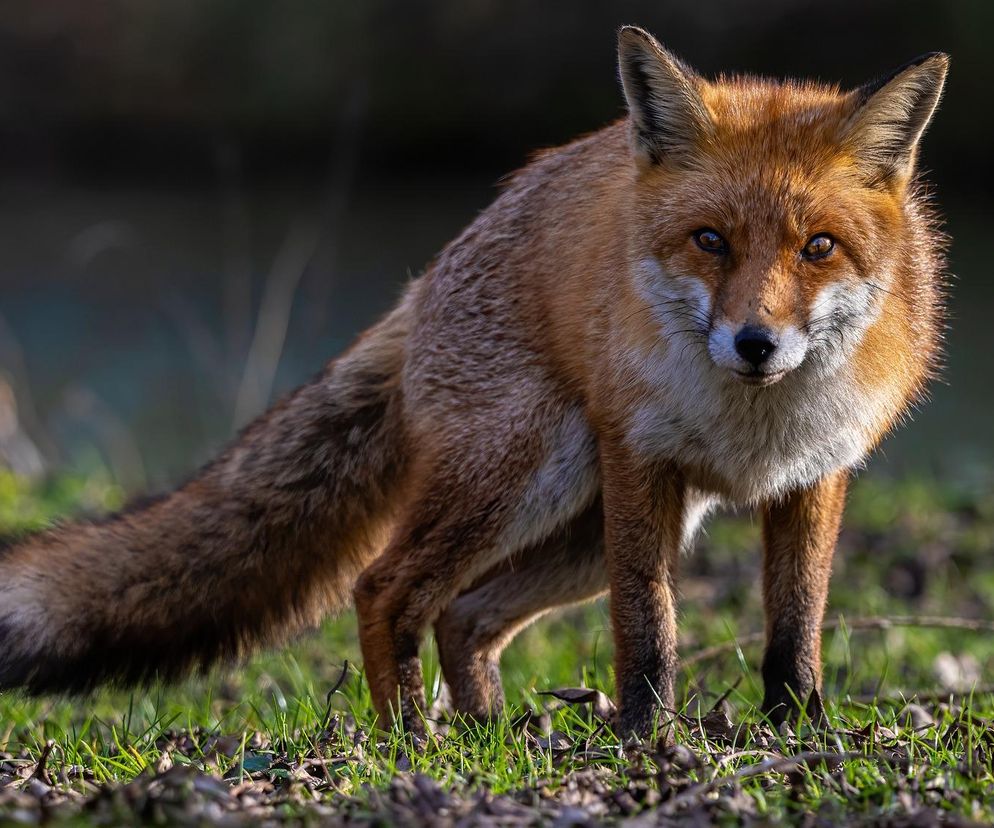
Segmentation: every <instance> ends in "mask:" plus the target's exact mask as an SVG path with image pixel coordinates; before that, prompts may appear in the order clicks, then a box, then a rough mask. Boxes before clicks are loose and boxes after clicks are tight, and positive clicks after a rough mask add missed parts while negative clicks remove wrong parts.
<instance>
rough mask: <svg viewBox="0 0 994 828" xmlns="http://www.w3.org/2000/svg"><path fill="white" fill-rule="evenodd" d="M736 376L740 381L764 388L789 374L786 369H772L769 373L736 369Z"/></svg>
mask: <svg viewBox="0 0 994 828" xmlns="http://www.w3.org/2000/svg"><path fill="white" fill-rule="evenodd" d="M735 374H736V376H737V377H738V379H739V381H740V382H742V383H745V384H746V385H755V386H756V387H757V388H763V387H765V386H767V385H773V383H775V382H779V381H780V380H781V379H783V377H784V376H785V375H786V374H787V372H786V371H770V372H769V373H767V372H764V371H755V370H754V371H735Z"/></svg>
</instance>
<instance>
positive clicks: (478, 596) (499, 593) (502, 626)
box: [435, 501, 608, 721]
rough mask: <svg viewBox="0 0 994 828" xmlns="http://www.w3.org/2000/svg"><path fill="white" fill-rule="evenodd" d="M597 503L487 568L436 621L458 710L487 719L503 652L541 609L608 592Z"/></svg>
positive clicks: (498, 688) (497, 695)
mask: <svg viewBox="0 0 994 828" xmlns="http://www.w3.org/2000/svg"><path fill="white" fill-rule="evenodd" d="M607 586H608V582H607V573H606V570H605V568H604V526H603V516H602V510H601V505H600V502H599V501H598V502H597V503H595V504H593V505H592V506H591V507H589V508H588V509H587V510H586V511H585V512H584V513H583V514H582V515H580V516H578V517H577V518H576V519H574V520H573V521H572V522H571V523H569V524H568V525H567V526H566V527H565V528H564V529H562V530H560V531H558V532H556V533H555V534H554V535H552V536H551V537H549V538H548V539H546V540H545V541H543V542H541V543H537V544H535V545H533V546H531V547H529V548H528V549H526V550H523V551H522V552H521V553H519V554H517V555H515V556H514V557H513V558H510V559H508V560H507V561H504V562H502V563H500V564H499V565H498V566H496V567H494V568H493V569H491V570H489V571H488V572H487V573H486V574H485V575H484V576H483V577H481V578H480V579H479V580H478V581H477V582H476V583H475V584H473V586H472V587H471V588H470V589H469V590H467V591H466V592H464V593H463V594H462V595H460V596H459V597H458V598H456V599H455V600H454V601H453V602H452V603H451V604H449V606H448V607H447V608H446V609H445V612H444V613H443V614H442V615H441V617H440V618H439V619H438V620H437V621H436V622H435V637H436V639H437V642H438V650H439V658H440V659H441V664H442V672H443V674H444V676H445V680H446V682H447V683H448V685H449V690H450V691H451V693H452V702H453V706H454V707H455V709H456V712H458V713H461V714H462V715H463V716H465V717H466V718H469V719H476V720H480V721H483V720H486V719H487V718H489V717H491V716H493V715H494V714H496V713H498V712H499V711H500V709H501V707H502V706H503V703H504V694H503V689H502V685H501V677H500V655H501V652H502V651H503V650H504V648H505V647H506V646H507V645H508V644H509V643H510V641H511V639H513V638H514V636H515V635H517V633H518V632H520V631H521V630H522V629H524V628H525V627H526V626H528V624H530V623H531V622H532V621H534V620H535V619H537V618H538V617H540V616H541V615H543V614H545V613H546V612H548V611H550V610H552V609H554V608H556V607H559V606H565V605H567V604H575V603H580V602H582V601H586V600H590V599H592V598H595V597H597V596H598V595H600V594H602V593H603V592H605V591H606V590H607Z"/></svg>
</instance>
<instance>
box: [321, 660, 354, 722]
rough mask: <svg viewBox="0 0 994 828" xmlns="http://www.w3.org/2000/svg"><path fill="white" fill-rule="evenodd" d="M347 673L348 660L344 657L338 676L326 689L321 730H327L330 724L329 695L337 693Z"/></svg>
mask: <svg viewBox="0 0 994 828" xmlns="http://www.w3.org/2000/svg"><path fill="white" fill-rule="evenodd" d="M348 675H349V660H348V659H345V660H344V661H343V662H342V672H341V673H339V674H338V678H337V679H336V680H335V683H334V684H333V685H332V686H331V689H330V690H329V691H328V694H327V695H326V696H325V702H327V705H328V706H327V708H326V709H325V712H324V723H323V724H322V725H321V728H322V730H327V729H328V725H329V724H331V714H332V710H331V697H332V696H334V695H335V693H337V692H338V691H339V690H340V689H341V688H342V685H343V684H345V679H346V678H347V677H348Z"/></svg>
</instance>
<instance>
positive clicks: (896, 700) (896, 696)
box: [849, 684, 994, 704]
mask: <svg viewBox="0 0 994 828" xmlns="http://www.w3.org/2000/svg"><path fill="white" fill-rule="evenodd" d="M988 695H994V684H981V685H977V686H976V687H973V688H970V689H969V690H929V691H926V692H924V693H923V692H919V691H917V690H898V691H897V692H894V693H888V694H887V695H885V696H881V695H878V694H877V693H861V694H860V695H858V696H850V697H849V699H850V701H852V702H853V703H854V704H905V703H906V702H919V703H924V704H938V703H940V702H944V701H949V700H950V699H969V698H974V697H976V696H988Z"/></svg>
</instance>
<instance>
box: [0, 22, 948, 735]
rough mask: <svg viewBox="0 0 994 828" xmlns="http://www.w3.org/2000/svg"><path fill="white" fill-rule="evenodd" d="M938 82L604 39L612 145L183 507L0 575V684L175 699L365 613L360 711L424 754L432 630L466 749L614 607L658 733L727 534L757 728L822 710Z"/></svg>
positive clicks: (509, 216)
mask: <svg viewBox="0 0 994 828" xmlns="http://www.w3.org/2000/svg"><path fill="white" fill-rule="evenodd" d="M947 63H948V59H947V57H946V56H945V55H943V54H938V53H934V54H929V55H925V56H923V57H921V58H918V59H917V60H915V61H912V62H911V63H909V64H907V65H905V66H904V67H902V68H900V69H898V70H897V71H896V72H894V73H893V74H891V75H889V76H887V77H885V78H883V79H881V80H878V81H874V82H871V83H869V84H867V85H865V86H862V87H859V88H857V89H854V90H848V91H846V90H841V89H839V88H837V87H831V86H823V85H818V84H815V83H810V82H804V81H782V82H781V81H771V80H766V79H762V78H756V77H748V76H741V77H738V76H736V77H721V78H718V79H717V80H707V79H704V78H702V77H701V76H699V75H697V74H696V73H695V72H694V71H693V70H692V69H690V68H689V67H688V66H687V65H686V64H684V63H682V62H681V61H680V60H678V59H677V58H676V57H674V56H673V55H672V54H670V53H669V52H667V51H666V50H665V49H664V48H663V47H662V46H660V45H659V43H657V42H656V40H654V39H653V38H652V37H651V36H650V35H649V34H647V33H646V32H644V31H642V30H641V29H637V28H633V27H625V28H623V29H622V30H621V32H620V34H619V66H620V78H621V85H622V88H623V92H624V96H625V99H626V101H627V104H628V116H627V117H626V118H624V119H622V120H620V121H618V122H616V123H614V124H611V125H609V126H607V127H605V128H603V129H601V130H600V131H598V132H595V133H593V134H591V135H588V136H586V137H584V138H581V139H579V140H577V141H575V142H573V143H571V144H569V145H567V146H565V147H561V148H559V149H554V150H550V151H547V152H543V153H541V154H539V155H538V156H537V157H536V158H535V159H534V160H533V161H532V162H531V163H530V164H529V165H528V166H526V167H525V168H524V169H522V170H521V171H519V172H518V173H517V174H516V175H515V176H514V177H513V178H511V179H510V181H509V183H508V184H507V185H506V186H505V188H504V189H503V191H502V192H501V194H500V195H499V197H498V198H497V200H496V201H495V202H494V203H493V204H492V205H491V206H490V207H489V208H488V209H487V210H485V211H484V212H483V213H481V214H480V216H479V217H478V218H477V219H476V220H475V221H474V222H473V223H472V224H471V225H470V226H469V227H468V228H466V230H464V231H463V233H462V234H461V235H460V236H459V237H458V238H457V239H455V241H453V242H452V243H451V244H449V245H448V246H447V247H446V248H445V249H444V250H442V252H441V253H440V254H439V255H438V257H437V258H436V259H435V260H434V261H433V263H432V264H431V265H430V266H429V267H428V269H427V271H426V272H425V273H424V274H423V275H422V276H421V277H420V278H419V279H417V280H415V281H413V282H412V283H411V284H410V285H409V286H408V288H407V290H406V292H405V294H404V296H403V297H402V299H401V300H400V302H399V303H398V305H397V306H396V308H395V309H394V310H393V311H392V312H391V313H390V314H389V315H388V316H387V317H386V318H385V319H384V320H383V321H381V322H380V323H379V324H377V325H376V326H374V327H373V328H371V329H370V330H369V331H367V332H366V333H365V334H363V336H362V337H361V338H360V339H359V341H358V342H357V343H356V344H355V345H354V346H353V347H352V348H351V349H350V350H349V351H347V352H346V353H345V354H344V355H342V356H340V357H339V358H338V359H336V360H334V361H332V362H331V363H330V364H329V365H328V366H327V367H326V369H325V370H324V372H323V373H322V374H321V375H320V376H319V377H318V378H317V379H316V380H315V381H314V382H312V383H310V384H309V385H306V386H304V387H302V388H300V389H298V390H297V391H295V392H293V393H292V394H290V395H289V396H288V397H287V398H286V399H284V400H282V401H281V402H279V403H277V404H276V405H275V406H274V407H273V408H272V409H271V410H270V411H269V412H267V413H266V414H263V415H262V416H261V417H260V418H259V419H258V420H257V421H255V422H254V423H252V424H251V425H249V426H248V428H246V429H245V430H244V431H243V432H242V433H241V434H240V435H239V437H238V438H237V439H236V440H235V442H234V443H233V444H232V445H231V446H230V447H229V448H228V449H227V450H226V451H225V452H224V453H223V454H222V455H221V456H220V457H218V458H217V459H216V460H215V461H214V462H212V463H211V464H209V465H208V466H207V467H206V468H204V469H202V470H201V471H200V472H199V473H198V474H197V475H196V476H195V477H194V478H193V479H192V480H191V481H190V482H189V483H187V484H185V485H184V486H182V487H181V488H179V489H177V490H176V491H174V492H172V493H171V494H168V495H166V496H165V497H162V498H160V499H157V500H155V501H153V502H151V503H150V504H148V505H144V506H140V507H136V508H133V509H129V510H125V511H123V512H121V513H119V514H116V515H112V516H110V517H107V518H106V519H104V520H101V521H96V522H92V523H67V524H63V525H60V526H56V527H55V528H53V529H50V530H48V531H44V532H41V533H38V534H35V535H31V536H27V537H24V538H21V539H19V540H17V541H16V542H12V543H10V544H8V545H7V546H6V547H5V548H2V550H0V687H3V688H14V687H22V688H26V689H27V690H28V691H30V692H34V693H45V692H60V691H70V692H74V691H86V690H89V689H91V688H93V687H95V686H97V685H99V684H101V683H105V682H117V683H135V682H144V681H148V680H151V679H153V678H156V677H163V678H171V677H175V676H178V675H180V674H182V673H183V672H184V671H186V670H189V669H199V668H204V667H206V666H208V665H210V664H212V663H214V662H216V661H218V660H227V659H232V658H239V657H243V656H245V655H246V654H248V653H249V652H251V651H252V650H253V649H255V648H258V647H260V646H266V645H272V644H276V643H279V642H283V641H285V640H287V639H288V638H289V637H290V636H292V635H294V634H295V633H297V632H298V631H300V630H302V629H304V628H307V627H310V626H313V625H315V624H317V623H318V622H319V621H320V620H321V619H322V618H323V617H325V616H326V615H328V614H329V613H332V612H335V611H338V610H340V609H342V608H343V607H345V606H347V605H348V604H349V603H350V602H353V601H354V604H355V608H356V611H357V614H358V621H359V639H360V643H361V646H362V652H363V656H364V659H365V671H366V676H367V680H368V682H369V686H370V688H371V692H372V697H373V700H374V703H375V705H376V707H377V710H378V711H379V713H380V714H381V716H382V717H383V720H384V721H387V720H389V718H390V717H391V716H392V717H399V718H400V719H401V720H402V722H403V724H404V726H405V727H406V728H408V729H410V730H411V731H413V732H415V733H421V732H423V731H424V728H425V724H424V719H423V717H422V711H423V710H424V709H425V708H424V705H425V693H424V685H423V678H422V672H421V664H420V662H419V660H418V648H419V645H420V643H421V641H422V639H423V637H424V636H425V635H426V634H427V632H428V631H429V629H430V628H431V627H432V626H434V630H435V634H436V637H437V639H438V645H439V651H440V655H441V664H442V669H443V672H444V674H445V679H446V681H447V682H448V684H449V686H450V688H451V691H452V698H453V701H454V704H455V707H456V708H457V710H458V711H459V712H460V713H463V714H464V715H466V716H468V717H473V718H478V719H486V718H487V717H489V716H491V715H492V714H493V713H495V711H497V710H498V709H499V708H500V707H501V705H502V704H503V692H502V689H501V681H500V670H499V660H500V655H501V652H502V650H503V649H504V647H505V646H506V645H507V644H508V642H509V641H510V640H511V639H512V638H513V637H514V635H515V634H516V633H517V632H518V631H519V630H521V629H522V628H523V627H525V626H526V625H527V624H529V623H531V622H532V621H533V620H534V619H536V618H538V617H539V616H540V615H542V614H543V613H546V612H548V611H549V610H552V609H554V608H555V607H557V606H562V605H565V604H571V603H576V602H580V601H586V600H589V599H592V598H595V597H596V596H598V595H601V594H603V593H605V592H608V593H609V594H610V607H611V617H612V624H613V632H614V639H615V653H616V671H615V672H616V678H617V695H618V701H619V719H618V727H619V733H621V734H622V735H623V736H625V737H630V736H632V735H635V736H644V735H646V734H647V733H649V732H650V731H651V729H652V727H653V725H654V722H655V721H656V720H657V719H658V718H659V717H660V716H662V717H663V721H664V722H665V721H666V717H667V715H668V714H667V709H669V708H672V707H673V703H674V698H673V687H674V674H675V671H676V669H677V655H676V640H677V633H676V610H677V608H676V589H677V567H678V563H679V557H680V554H681V553H682V551H684V550H685V549H687V548H688V547H690V546H691V545H692V543H693V539H694V534H695V532H696V530H697V527H698V525H699V524H700V522H701V521H702V520H703V519H704V518H705V516H706V514H707V513H708V511H710V510H711V509H713V508H714V507H716V506H718V505H721V504H730V505H739V506H745V507H749V508H752V509H754V510H755V511H756V512H757V514H759V515H760V516H761V518H762V522H763V539H764V552H763V593H764V601H765V612H766V629H767V646H766V653H765V656H764V661H763V678H764V682H765V698H764V702H763V704H764V709H765V710H766V711H767V712H768V713H769V714H770V716H771V717H772V718H773V720H774V721H780V720H783V719H784V718H785V717H788V716H790V715H793V714H796V713H797V710H796V702H795V699H799V700H800V701H801V704H806V705H807V706H808V709H809V712H812V713H813V714H816V715H817V714H819V713H820V710H819V706H818V700H819V698H820V696H819V691H820V688H821V653H820V647H821V635H820V627H821V622H822V616H823V613H824V609H825V601H826V595H827V590H828V581H829V574H830V571H831V561H832V555H833V551H834V548H835V542H836V537H837V534H838V531H839V524H840V520H841V516H842V511H843V505H844V501H845V495H846V486H847V482H848V479H849V477H850V474H851V471H852V469H854V468H856V467H859V466H860V465H861V464H862V463H863V462H864V460H865V458H866V456H867V454H868V453H869V452H870V451H872V450H873V448H874V447H875V446H876V445H877V443H878V442H879V441H880V440H881V439H882V437H883V436H884V435H885V434H886V433H887V432H888V431H889V430H890V429H891V428H892V427H893V426H894V425H895V424H896V423H897V422H898V421H900V420H901V419H902V417H903V416H904V415H905V413H906V412H907V411H908V409H909V407H910V406H911V405H913V404H914V403H915V402H917V401H919V400H920V399H921V398H922V395H923V393H924V391H925V388H926V385H927V382H928V380H929V379H930V377H931V376H932V375H933V374H934V372H935V369H936V364H937V356H938V348H939V339H940V331H941V329H942V325H943V310H942V306H943V298H944V297H943V282H944V276H943V268H944V264H943V258H942V243H943V239H942V236H941V235H940V233H939V232H938V230H937V229H936V228H937V222H936V220H935V218H934V216H933V214H932V212H931V208H930V206H929V205H928V203H927V201H926V199H925V198H924V196H923V194H922V189H921V188H920V186H919V185H918V183H917V181H916V177H915V166H916V159H917V155H918V148H919V144H920V141H921V138H922V134H923V133H924V131H925V129H926V127H927V126H928V123H929V120H930V119H931V117H932V115H933V113H934V111H935V108H936V106H937V105H938V103H939V99H940V97H941V94H942V88H943V83H944V80H945V76H946V69H947Z"/></svg>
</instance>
